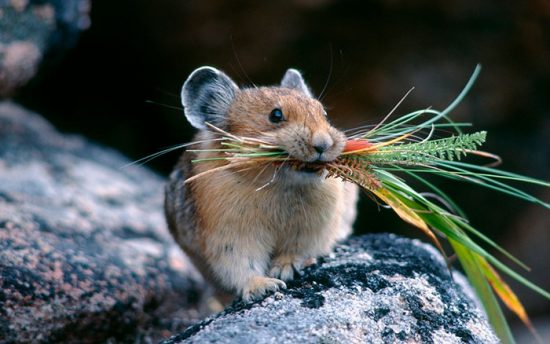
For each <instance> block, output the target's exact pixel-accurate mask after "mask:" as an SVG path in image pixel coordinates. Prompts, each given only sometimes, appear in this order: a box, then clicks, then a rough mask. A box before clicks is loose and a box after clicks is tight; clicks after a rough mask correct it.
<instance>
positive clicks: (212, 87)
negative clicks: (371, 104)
mask: <svg viewBox="0 0 550 344" xmlns="http://www.w3.org/2000/svg"><path fill="white" fill-rule="evenodd" d="M181 98H182V103H183V106H184V108H185V115H186V116H187V119H188V120H189V122H190V123H191V124H192V125H193V126H194V127H196V128H198V129H201V130H205V129H207V126H206V125H205V122H208V123H211V124H213V125H215V126H216V127H218V128H221V129H223V130H225V131H227V132H229V133H232V134H235V135H240V136H247V137H255V138H263V139H266V140H268V141H269V142H272V143H273V144H276V145H278V146H280V147H283V148H284V149H285V150H286V151H287V152H288V153H289V154H290V155H291V156H292V157H294V158H296V159H298V160H301V161H304V162H316V161H319V162H327V161H332V160H334V159H335V158H336V157H337V156H338V155H339V154H340V153H341V152H342V149H343V148H344V144H345V136H344V135H343V134H342V133H341V132H340V131H338V130H337V129H335V128H334V127H332V126H331V125H330V123H329V122H328V120H327V113H326V111H325V109H324V108H323V105H322V104H321V103H320V102H319V101H318V100H316V99H315V98H313V96H312V94H311V91H310V90H309V87H308V86H307V85H306V83H305V82H304V79H303V78H302V75H301V74H300V72H298V71H297V70H296V69H289V70H287V72H286V73H285V75H284V77H283V79H282V81H281V84H280V85H278V86H273V87H254V88H242V89H240V88H239V87H238V86H237V85H236V84H235V82H233V80H231V79H230V78H229V77H228V76H227V75H226V74H224V73H223V72H221V71H219V70H217V69H215V68H212V67H201V68H198V69H196V70H195V71H194V72H193V73H191V75H190V76H189V78H188V79H187V81H185V84H184V85H183V88H182V91H181Z"/></svg>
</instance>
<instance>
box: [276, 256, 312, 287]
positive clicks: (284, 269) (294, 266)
mask: <svg viewBox="0 0 550 344" xmlns="http://www.w3.org/2000/svg"><path fill="white" fill-rule="evenodd" d="M303 267H304V259H302V258H300V257H296V256H293V255H282V256H278V257H276V258H275V259H273V261H272V263H271V270H269V276H271V277H274V278H280V279H282V280H283V281H292V280H293V279H294V274H300V271H301V269H302V268H303Z"/></svg>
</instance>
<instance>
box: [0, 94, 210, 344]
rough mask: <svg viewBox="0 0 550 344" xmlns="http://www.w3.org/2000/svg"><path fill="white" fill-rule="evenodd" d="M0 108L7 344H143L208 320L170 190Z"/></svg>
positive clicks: (0, 259) (2, 338) (0, 274)
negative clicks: (180, 242)
mask: <svg viewBox="0 0 550 344" xmlns="http://www.w3.org/2000/svg"><path fill="white" fill-rule="evenodd" d="M127 163H128V160H126V159H125V158H124V157H122V156H121V155H119V154H118V153H116V152H114V151H112V150H109V149H106V148H102V147H100V146H98V145H95V144H93V143H90V142H88V141H86V140H85V139H83V138H81V137H78V136H70V135H61V134H59V133H58V132H57V131H55V129H54V128H53V127H52V126H50V125H49V124H48V123H47V122H46V121H45V120H43V119H42V118H41V117H40V116H38V115H36V114H34V113H31V112H29V111H26V110H25V109H22V108H21V107H19V106H17V105H15V104H13V103H9V102H4V103H0V342H1V343H16V342H17V343H19V342H30V341H32V342H38V343H40V342H48V343H50V342H75V341H77V342H100V341H105V340H110V341H111V342H112V341H113V340H114V341H132V342H146V341H152V340H159V339H161V338H163V337H168V336H169V335H170V334H171V333H174V331H179V330H183V329H185V328H186V327H187V326H188V325H190V324H191V323H192V322H194V321H196V320H197V318H198V317H199V314H198V313H197V303H198V299H199V296H200V295H201V293H202V290H203V289H204V284H203V282H202V279H201V277H200V276H199V275H198V273H197V272H196V271H195V270H194V268H193V267H192V265H191V264H190V262H189V261H188V259H187V257H186V256H184V255H183V253H182V252H181V250H180V249H179V248H178V247H177V245H176V244H175V243H174V242H173V241H172V239H171V237H170V235H169V233H168V231H167V228H166V224H165V221H164V217H163V211H162V202H163V195H162V191H163V180H162V178H160V177H159V176H157V175H156V174H154V173H152V172H150V171H148V170H147V169H145V168H142V167H129V168H122V166H123V165H125V164H127Z"/></svg>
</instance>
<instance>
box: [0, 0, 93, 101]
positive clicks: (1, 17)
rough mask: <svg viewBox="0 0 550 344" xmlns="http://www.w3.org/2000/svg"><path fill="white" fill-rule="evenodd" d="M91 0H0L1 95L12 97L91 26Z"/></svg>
mask: <svg viewBox="0 0 550 344" xmlns="http://www.w3.org/2000/svg"><path fill="white" fill-rule="evenodd" d="M89 10H90V1H89V0H41V1H30V0H0V97H4V96H10V95H12V94H13V92H14V91H15V90H16V89H17V88H19V87H21V86H23V85H24V84H26V83H27V82H28V81H29V80H30V79H31V78H32V77H33V76H34V75H35V73H36V72H37V70H38V66H39V64H40V63H41V62H42V60H43V59H44V57H45V56H49V57H50V60H55V59H57V58H58V56H59V55H60V54H62V53H63V52H65V51H66V50H67V49H69V48H71V47H72V46H73V45H74V44H75V43H76V40H77V38H78V36H79V34H80V31H82V30H84V29H86V28H88V27H89V26H90V18H89Z"/></svg>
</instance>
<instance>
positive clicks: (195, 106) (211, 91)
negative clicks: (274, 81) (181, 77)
mask: <svg viewBox="0 0 550 344" xmlns="http://www.w3.org/2000/svg"><path fill="white" fill-rule="evenodd" d="M238 90H239V88H238V87H237V85H236V84H235V83H234V82H233V80H231V79H230V78H229V77H228V76H227V75H225V74H224V73H223V72H221V71H219V70H217V69H216V68H213V67H207V66H205V67H200V68H197V69H195V71H193V73H191V75H189V77H188V78H187V80H186V81H185V83H184V84H183V87H182V89H181V103H182V105H183V107H184V111H185V116H186V117H187V120H188V121H189V123H191V125H193V126H194V127H195V128H197V129H206V125H205V124H204V122H208V123H211V124H213V125H215V126H217V127H220V128H221V127H223V126H224V124H225V118H226V115H227V111H228V110H229V107H230V106H231V104H232V103H233V100H234V99H235V95H236V94H237V91H238Z"/></svg>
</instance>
